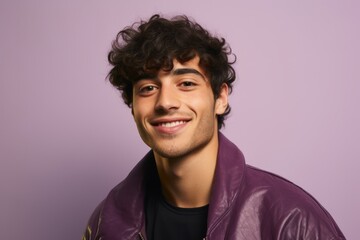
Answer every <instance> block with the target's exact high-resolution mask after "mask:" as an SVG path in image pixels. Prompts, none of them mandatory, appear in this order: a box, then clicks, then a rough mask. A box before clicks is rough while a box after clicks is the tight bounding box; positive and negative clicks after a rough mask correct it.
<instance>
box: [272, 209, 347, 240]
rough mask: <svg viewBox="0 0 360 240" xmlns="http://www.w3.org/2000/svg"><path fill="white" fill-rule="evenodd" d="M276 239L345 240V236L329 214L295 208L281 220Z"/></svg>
mask: <svg viewBox="0 0 360 240" xmlns="http://www.w3.org/2000/svg"><path fill="white" fill-rule="evenodd" d="M325 215H326V214H325ZM277 239H284V240H285V239H296V240H297V239H326V240H345V237H344V235H343V234H342V232H341V231H340V229H339V228H338V226H337V225H336V223H335V222H334V221H333V219H332V218H331V216H330V215H328V216H326V217H324V216H316V215H313V213H311V212H310V213H309V212H306V211H303V210H301V209H299V208H295V209H293V210H292V211H291V212H290V213H289V214H288V215H287V216H286V217H285V218H284V220H283V221H282V224H281V226H280V229H279V232H278V236H277Z"/></svg>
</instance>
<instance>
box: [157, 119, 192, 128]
mask: <svg viewBox="0 0 360 240" xmlns="http://www.w3.org/2000/svg"><path fill="white" fill-rule="evenodd" d="M185 123H187V121H184V120H180V121H173V122H160V123H157V124H155V126H160V127H165V128H172V127H176V126H179V125H182V124H185Z"/></svg>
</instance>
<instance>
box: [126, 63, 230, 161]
mask: <svg viewBox="0 0 360 240" xmlns="http://www.w3.org/2000/svg"><path fill="white" fill-rule="evenodd" d="M227 90H228V89H227V86H226V85H224V86H223V88H222V93H220V97H219V98H218V99H216V100H214V94H213V92H212V89H211V85H210V82H209V79H207V77H206V76H205V73H204V71H203V70H202V69H201V68H200V67H199V58H198V57H195V58H194V59H192V60H190V61H188V62H186V63H184V64H181V63H179V62H178V61H176V60H174V67H173V69H172V70H171V71H163V70H160V71H159V73H158V75H157V77H155V78H151V79H141V80H140V81H138V82H137V83H136V84H135V85H134V87H133V116H134V119H135V122H136V125H137V128H138V130H139V133H140V136H141V138H142V139H143V141H144V142H145V143H146V144H147V145H148V146H149V147H150V148H152V149H153V151H154V152H155V153H156V154H158V155H160V156H162V157H166V158H178V157H183V156H186V155H188V154H191V153H193V152H194V151H198V150H201V149H202V148H203V147H205V146H207V145H208V144H209V142H210V141H214V139H215V138H216V137H217V134H216V133H217V129H218V127H217V119H216V114H222V113H223V112H224V111H225V109H226V105H227ZM216 141H217V139H216Z"/></svg>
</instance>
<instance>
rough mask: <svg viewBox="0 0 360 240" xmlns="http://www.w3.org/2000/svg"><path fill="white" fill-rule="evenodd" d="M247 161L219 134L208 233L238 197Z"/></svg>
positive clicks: (233, 145)
mask: <svg viewBox="0 0 360 240" xmlns="http://www.w3.org/2000/svg"><path fill="white" fill-rule="evenodd" d="M244 171H245V159H244V156H243V154H242V152H241V151H240V150H239V149H238V148H237V147H236V146H235V144H233V143H232V142H231V141H229V140H228V139H227V138H226V137H225V136H224V135H223V134H222V133H220V132H219V151H218V158H217V163H216V169H215V177H214V183H213V186H212V190H211V197H210V205H209V213H208V231H211V230H212V228H214V227H215V226H216V224H217V223H218V222H219V221H220V220H221V219H222V216H223V215H224V214H226V213H227V211H228V210H229V209H230V206H231V205H232V204H233V203H234V200H235V199H236V197H237V196H238V193H239V189H240V185H241V183H242V181H243V178H244Z"/></svg>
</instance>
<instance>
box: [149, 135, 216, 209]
mask: <svg viewBox="0 0 360 240" xmlns="http://www.w3.org/2000/svg"><path fill="white" fill-rule="evenodd" d="M218 145H219V143H218V134H217V132H216V134H215V135H214V137H213V139H212V140H211V141H210V142H209V143H208V144H207V145H206V146H205V147H203V148H202V149H200V150H198V151H196V152H195V153H191V154H189V155H186V156H182V157H180V158H171V159H170V158H164V157H161V156H160V155H158V154H157V153H156V152H154V155H155V160H156V165H157V169H158V173H159V177H160V182H161V188H162V193H163V195H164V197H165V199H166V200H167V201H168V202H169V203H170V204H172V205H174V206H177V207H184V208H193V207H201V206H205V205H207V204H208V203H209V201H210V193H211V187H212V183H213V178H214V173H215V166H216V160H217V152H218Z"/></svg>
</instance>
